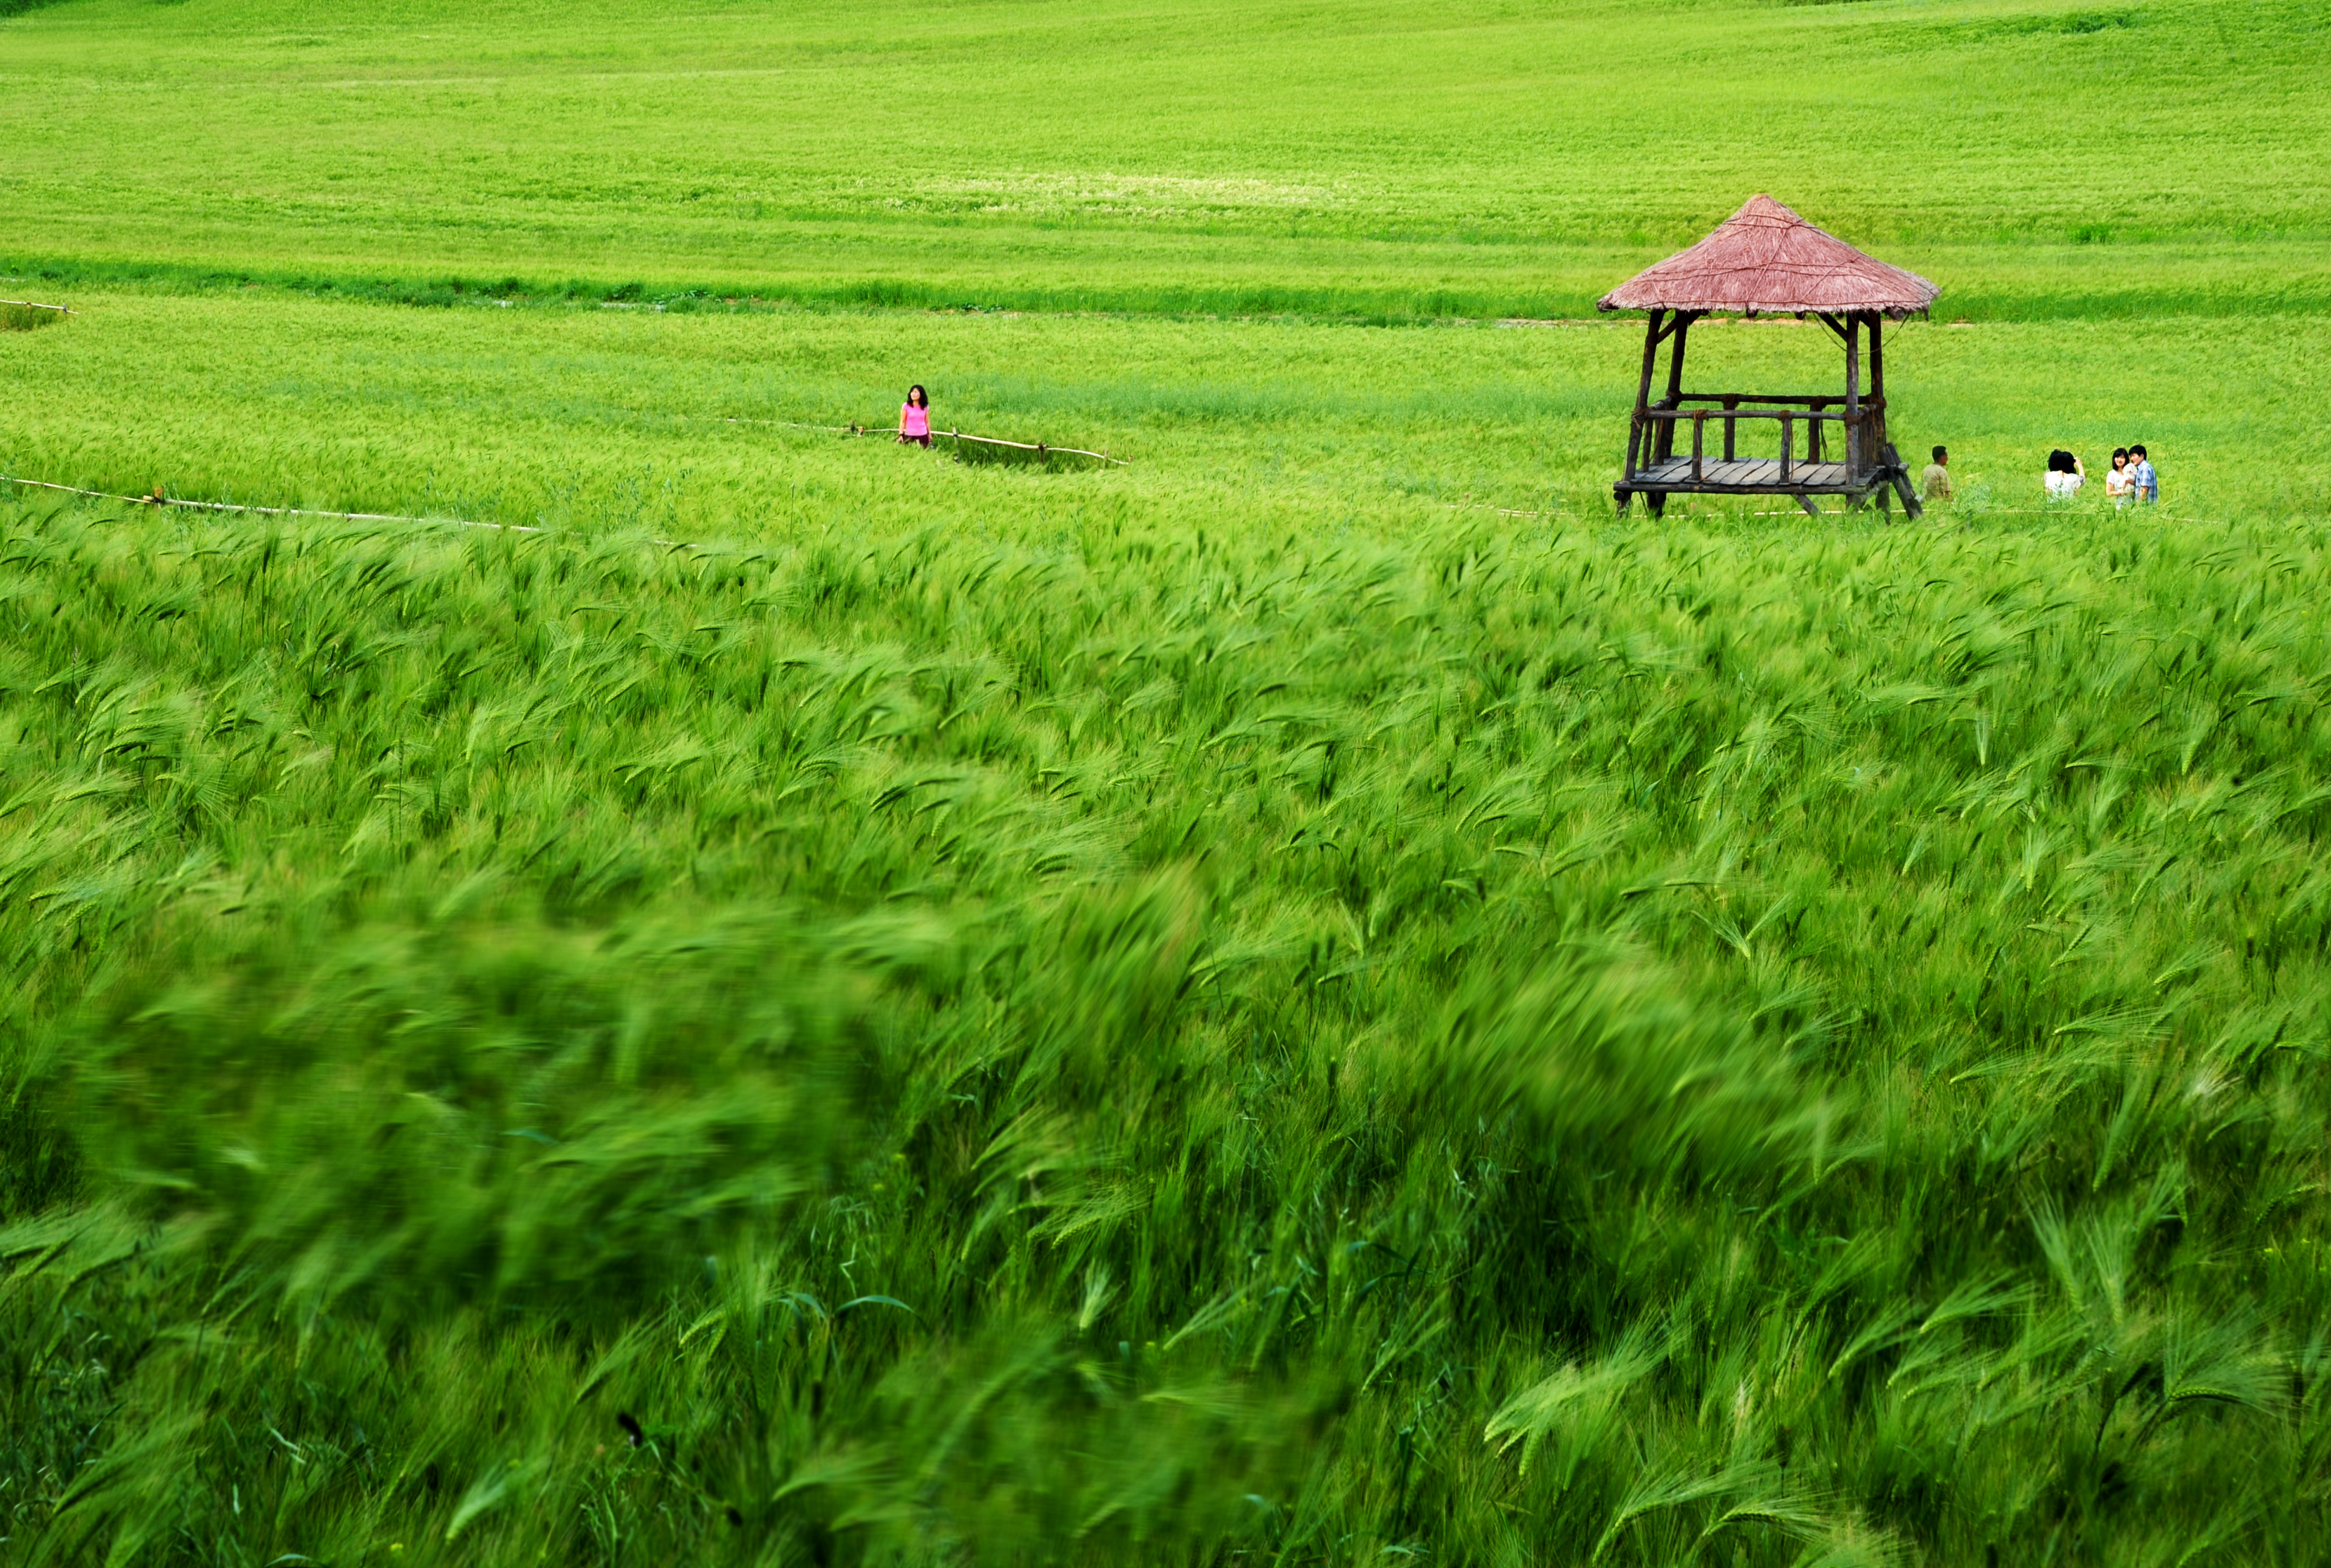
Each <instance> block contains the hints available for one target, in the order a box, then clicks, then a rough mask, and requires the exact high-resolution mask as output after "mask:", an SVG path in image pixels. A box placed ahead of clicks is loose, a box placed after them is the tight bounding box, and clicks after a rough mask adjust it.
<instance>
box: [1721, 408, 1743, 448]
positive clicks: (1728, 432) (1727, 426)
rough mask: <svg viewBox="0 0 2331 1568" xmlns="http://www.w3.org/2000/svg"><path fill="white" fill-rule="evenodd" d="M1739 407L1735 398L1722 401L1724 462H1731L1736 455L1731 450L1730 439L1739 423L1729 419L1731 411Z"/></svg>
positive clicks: (1731, 418)
mask: <svg viewBox="0 0 2331 1568" xmlns="http://www.w3.org/2000/svg"><path fill="white" fill-rule="evenodd" d="M1739 406H1740V400H1739V399H1738V398H1736V397H1727V398H1726V399H1725V400H1724V413H1725V420H1724V461H1726V462H1731V461H1733V460H1734V459H1735V457H1736V455H1737V454H1736V453H1735V452H1734V451H1733V449H1732V437H1733V432H1734V429H1735V427H1736V426H1737V425H1738V424H1739V423H1740V422H1739V421H1738V420H1736V419H1734V418H1733V417H1731V415H1732V412H1733V410H1735V409H1736V408H1738V407H1739Z"/></svg>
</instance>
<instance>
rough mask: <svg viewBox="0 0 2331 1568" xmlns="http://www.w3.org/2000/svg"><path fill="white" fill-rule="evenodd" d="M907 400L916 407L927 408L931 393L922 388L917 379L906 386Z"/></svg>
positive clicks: (929, 403)
mask: <svg viewBox="0 0 2331 1568" xmlns="http://www.w3.org/2000/svg"><path fill="white" fill-rule="evenodd" d="M907 402H908V403H909V404H911V405H912V406H914V407H916V408H928V407H929V406H930V405H931V394H929V393H928V392H925V391H924V390H923V384H922V383H921V382H919V381H918V382H917V383H915V385H912V386H910V387H909V388H907Z"/></svg>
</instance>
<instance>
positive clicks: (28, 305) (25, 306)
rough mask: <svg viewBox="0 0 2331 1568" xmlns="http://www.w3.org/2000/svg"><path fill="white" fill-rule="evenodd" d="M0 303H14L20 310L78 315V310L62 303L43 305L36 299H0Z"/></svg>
mask: <svg viewBox="0 0 2331 1568" xmlns="http://www.w3.org/2000/svg"><path fill="white" fill-rule="evenodd" d="M0 305H14V306H15V307H16V308H17V309H20V310H53V311H55V312H56V313H57V314H58V315H60V316H78V315H80V314H81V312H80V311H78V310H68V309H65V308H64V307H63V306H62V305H43V304H42V303H41V302H40V301H39V300H38V299H0Z"/></svg>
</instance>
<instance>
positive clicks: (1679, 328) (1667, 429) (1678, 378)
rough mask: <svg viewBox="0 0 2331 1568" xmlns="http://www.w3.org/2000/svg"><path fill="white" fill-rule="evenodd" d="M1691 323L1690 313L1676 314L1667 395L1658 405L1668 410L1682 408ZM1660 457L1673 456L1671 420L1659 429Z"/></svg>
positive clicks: (1672, 426) (1669, 359)
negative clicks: (1686, 342) (1685, 346)
mask: <svg viewBox="0 0 2331 1568" xmlns="http://www.w3.org/2000/svg"><path fill="white" fill-rule="evenodd" d="M1691 323H1692V313H1691V312H1690V311H1689V310H1679V311H1677V312H1676V318H1675V330H1674V332H1672V333H1671V334H1670V337H1673V338H1674V339H1675V342H1674V343H1673V344H1671V345H1670V347H1669V348H1668V395H1667V399H1666V401H1665V402H1664V403H1663V404H1661V405H1660V406H1661V407H1664V408H1667V409H1670V410H1674V409H1677V408H1680V407H1681V406H1683V349H1684V339H1685V338H1686V337H1689V335H1690V332H1691ZM1673 456H1675V421H1673V420H1671V419H1670V420H1667V421H1665V422H1663V423H1661V425H1660V457H1661V458H1662V459H1666V458H1671V457H1673Z"/></svg>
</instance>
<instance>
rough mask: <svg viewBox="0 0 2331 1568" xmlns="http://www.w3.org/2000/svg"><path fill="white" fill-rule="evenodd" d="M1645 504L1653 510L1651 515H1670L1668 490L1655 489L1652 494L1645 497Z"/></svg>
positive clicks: (1660, 516)
mask: <svg viewBox="0 0 2331 1568" xmlns="http://www.w3.org/2000/svg"><path fill="white" fill-rule="evenodd" d="M1643 506H1644V507H1645V508H1647V509H1648V510H1649V511H1650V512H1651V516H1653V517H1655V518H1664V517H1666V516H1667V515H1668V493H1667V491H1665V490H1653V491H1652V492H1651V494H1650V495H1647V496H1645V497H1644V498H1643Z"/></svg>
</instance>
